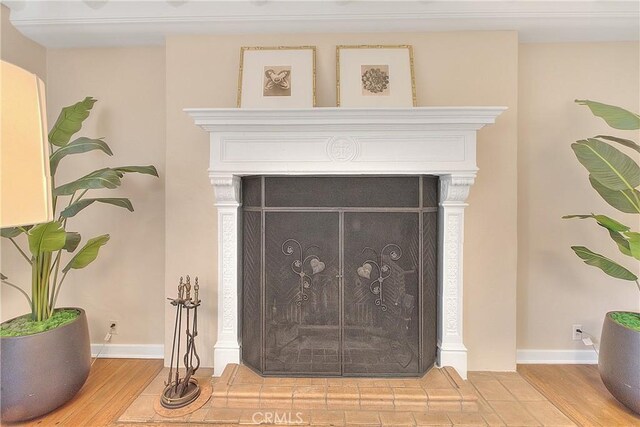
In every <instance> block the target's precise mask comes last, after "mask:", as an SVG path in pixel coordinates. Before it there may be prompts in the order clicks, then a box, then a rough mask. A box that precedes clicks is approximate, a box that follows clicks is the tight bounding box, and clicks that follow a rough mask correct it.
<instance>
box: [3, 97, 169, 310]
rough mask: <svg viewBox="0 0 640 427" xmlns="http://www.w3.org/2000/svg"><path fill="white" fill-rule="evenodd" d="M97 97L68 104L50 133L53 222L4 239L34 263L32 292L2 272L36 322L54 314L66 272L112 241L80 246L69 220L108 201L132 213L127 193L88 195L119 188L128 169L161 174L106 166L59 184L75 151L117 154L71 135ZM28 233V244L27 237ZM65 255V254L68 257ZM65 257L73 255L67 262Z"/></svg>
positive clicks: (7, 233) (104, 238)
mask: <svg viewBox="0 0 640 427" xmlns="http://www.w3.org/2000/svg"><path fill="white" fill-rule="evenodd" d="M95 103H96V99H94V98H91V97H87V98H85V99H84V100H83V101H80V102H77V103H75V104H73V105H70V106H68V107H64V108H63V109H62V112H61V113H60V115H59V116H58V119H57V120H56V122H55V124H54V125H53V128H52V129H51V131H50V132H49V144H50V148H51V150H50V152H51V155H50V157H49V162H50V166H51V186H52V191H53V198H52V200H53V210H54V212H55V217H57V218H56V219H55V220H54V221H51V222H47V223H44V224H34V225H27V226H21V227H11V228H3V229H2V230H1V235H2V237H4V238H6V239H8V240H9V241H10V242H11V243H12V244H13V246H14V247H15V248H16V249H17V251H18V252H19V253H20V255H21V256H22V258H24V261H25V262H26V263H27V264H28V265H29V266H30V267H31V296H29V294H28V293H27V292H26V291H25V290H24V289H23V288H22V287H20V286H18V285H17V284H15V283H13V282H11V281H10V280H9V278H8V277H7V276H5V275H4V274H2V273H0V280H1V281H2V283H3V284H5V285H8V286H11V287H13V288H15V289H16V290H18V291H19V292H21V293H22V294H23V295H24V296H25V298H26V299H27V301H28V303H29V306H30V307H31V317H32V320H33V321H43V320H47V319H48V318H49V317H51V315H52V314H53V312H54V308H55V306H56V301H57V299H58V295H59V293H60V289H61V287H62V284H63V283H64V281H65V278H66V277H67V274H68V273H69V272H70V271H71V270H74V269H79V268H84V267H86V266H87V265H89V264H91V263H92V262H93V261H94V260H95V259H96V257H97V256H98V252H99V250H100V248H101V247H102V246H104V245H105V244H106V243H107V242H108V241H109V235H108V234H103V235H100V236H96V237H93V238H91V239H89V240H87V242H86V243H85V244H84V245H83V246H82V247H81V248H80V249H78V247H79V246H80V242H81V240H82V238H81V236H80V233H77V232H75V231H68V230H67V222H68V221H69V219H70V218H73V217H74V216H76V215H77V214H78V213H79V212H80V211H82V210H83V209H85V208H86V207H88V206H90V205H92V204H96V203H103V204H108V205H113V206H117V207H120V208H124V209H127V210H129V211H133V205H132V204H131V201H129V199H126V198H122V197H115V198H104V197H98V198H90V197H87V193H88V192H89V191H90V190H96V189H105V188H107V189H113V188H117V187H119V186H120V184H121V183H122V178H123V177H124V175H125V174H128V173H141V174H146V175H153V176H156V177H157V176H158V172H157V170H156V168H155V167H153V166H124V167H115V168H103V169H99V170H96V171H93V172H91V173H89V174H86V175H84V176H82V177H80V178H78V179H76V180H74V181H71V182H68V183H65V184H62V185H59V186H57V187H56V180H55V174H56V172H57V170H58V166H59V165H60V162H61V161H62V160H63V159H64V158H65V157H67V156H69V155H72V154H81V153H86V152H90V151H101V152H103V153H104V154H106V155H109V156H111V155H113V152H112V151H111V149H110V148H109V146H108V145H107V143H106V142H104V141H103V140H102V138H99V139H92V138H86V137H79V138H76V139H74V140H73V141H72V140H71V138H72V137H73V135H74V134H75V133H76V132H78V131H79V130H80V129H81V128H82V123H83V122H84V120H85V119H87V118H88V117H89V114H90V112H91V109H92V108H93V105H94V104H95ZM24 237H26V248H25V247H24V246H25V243H24V242H20V239H23V240H24ZM65 254H66V255H65ZM63 258H68V260H66V263H64V266H63Z"/></svg>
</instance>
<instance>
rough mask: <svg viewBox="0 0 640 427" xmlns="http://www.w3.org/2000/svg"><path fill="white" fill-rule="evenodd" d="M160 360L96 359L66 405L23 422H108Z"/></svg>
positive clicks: (151, 375) (72, 425) (71, 425)
mask: <svg viewBox="0 0 640 427" xmlns="http://www.w3.org/2000/svg"><path fill="white" fill-rule="evenodd" d="M162 367H163V361H162V360H145V359H98V360H96V362H95V363H94V365H93V367H92V368H91V373H90V374H89V378H88V379H87V382H86V383H85V385H84V387H82V390H80V392H79V393H78V394H77V395H76V397H75V398H73V399H72V400H71V401H70V402H68V403H67V404H66V405H64V406H62V407H60V408H58V409H57V410H55V411H53V412H51V413H49V414H47V415H45V416H44V417H41V418H37V419H35V420H32V421H31V422H29V423H25V424H3V425H7V426H16V425H20V426H54V425H61V426H69V427H76V426H78V427H79V426H90V427H100V426H109V425H111V424H112V422H113V421H114V420H116V419H117V418H118V416H119V415H120V414H121V413H122V412H123V411H124V410H125V409H126V408H127V407H128V406H129V405H130V404H131V402H133V401H134V399H135V398H136V397H138V395H139V394H140V392H142V390H143V389H144V388H145V387H146V386H147V384H149V382H151V380H152V379H153V378H155V377H156V376H157V375H158V373H159V372H160V371H161V370H162Z"/></svg>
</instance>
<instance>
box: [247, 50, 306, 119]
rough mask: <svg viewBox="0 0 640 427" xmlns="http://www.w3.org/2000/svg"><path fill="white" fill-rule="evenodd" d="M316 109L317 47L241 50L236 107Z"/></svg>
mask: <svg viewBox="0 0 640 427" xmlns="http://www.w3.org/2000/svg"><path fill="white" fill-rule="evenodd" d="M315 105H316V47H315V46H277V47H241V48H240V72H239V75H238V107H242V108H310V107H315Z"/></svg>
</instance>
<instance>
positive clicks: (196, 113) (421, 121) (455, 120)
mask: <svg viewBox="0 0 640 427" xmlns="http://www.w3.org/2000/svg"><path fill="white" fill-rule="evenodd" d="M506 109H507V107H412V108H345V107H318V108H296V109H257V108H255V109H254V108H186V109H185V110H184V111H185V112H186V113H187V114H189V115H190V116H191V117H192V118H193V119H194V121H195V123H196V125H198V126H200V127H202V128H204V129H205V130H213V129H215V128H218V129H219V128H221V127H223V128H225V129H226V128H232V127H236V126H252V125H258V126H263V125H276V126H287V125H330V126H344V125H370V126H380V125H385V126H388V125H458V126H464V127H465V128H466V129H474V130H477V129H479V128H481V127H483V126H484V125H487V124H491V123H494V122H495V119H496V117H498V116H499V115H500V114H501V113H502V112H503V111H505V110H506Z"/></svg>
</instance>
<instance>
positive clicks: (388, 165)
mask: <svg viewBox="0 0 640 427" xmlns="http://www.w3.org/2000/svg"><path fill="white" fill-rule="evenodd" d="M504 110H506V108H505V107H419V108H393V109H387V108H385V109H379V108H377V109H365V108H310V109H295V110H294V109H291V110H263V109H237V108H215V109H211V108H189V109H186V110H185V111H186V112H187V113H188V114H189V115H190V116H191V117H192V118H193V119H194V120H195V123H196V125H198V126H200V127H202V128H203V129H204V130H206V131H208V132H209V135H210V136H209V141H210V161H209V165H210V167H209V177H210V179H211V183H212V184H213V187H214V190H215V200H216V207H217V212H218V228H219V229H218V284H217V285H218V312H217V317H218V337H217V342H216V344H215V348H214V356H213V357H214V372H215V375H220V374H222V371H223V370H224V368H225V366H226V365H227V364H228V363H239V362H240V346H239V344H238V319H239V312H238V308H239V307H238V269H239V268H240V264H239V252H238V251H239V247H238V242H239V238H240V236H239V233H240V229H241V228H240V218H241V217H240V211H239V208H240V205H241V196H240V177H242V176H246V175H270V174H271V175H288V174H291V175H294V174H299V175H303V174H304V175H336V174H339V175H359V174H367V175H400V174H412V175H418V174H430V175H438V176H440V209H439V214H438V216H439V231H438V233H439V262H438V276H439V277H438V304H439V306H438V364H439V366H453V367H454V368H456V370H457V371H458V372H459V373H460V375H461V376H462V377H463V378H466V375H467V349H466V347H465V346H464V343H463V339H462V337H463V336H462V307H463V306H462V295H463V276H462V272H463V268H462V267H463V263H462V261H463V257H462V254H463V242H464V208H465V206H467V204H466V199H467V196H468V195H469V189H470V187H471V185H472V184H473V182H474V178H475V176H476V172H477V170H478V168H477V166H476V132H477V131H478V130H479V129H480V128H482V127H483V126H485V125H487V124H491V123H494V122H495V119H496V117H497V116H499V115H500V114H501V113H502V112H503V111H504Z"/></svg>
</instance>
